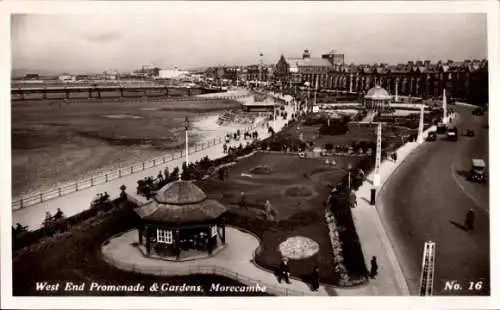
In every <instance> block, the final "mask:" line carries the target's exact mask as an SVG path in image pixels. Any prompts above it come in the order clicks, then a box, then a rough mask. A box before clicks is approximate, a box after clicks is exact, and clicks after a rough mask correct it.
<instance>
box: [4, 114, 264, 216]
mask: <svg viewBox="0 0 500 310" xmlns="http://www.w3.org/2000/svg"><path fill="white" fill-rule="evenodd" d="M262 123H265V121H264V122H258V123H256V124H253V125H252V126H249V127H246V128H243V129H240V130H241V132H242V133H244V132H248V131H251V130H255V129H257V128H259V127H260V126H262ZM223 142H225V137H222V136H221V137H216V138H214V139H211V140H209V141H207V142H202V143H197V144H195V145H192V146H190V147H189V149H188V154H195V153H199V152H201V151H204V150H206V149H208V148H211V147H213V146H215V145H218V144H221V143H223ZM185 155H186V151H185V150H182V149H181V150H180V151H178V152H175V153H173V154H166V155H163V156H158V157H155V158H152V159H148V160H145V161H141V162H138V163H135V164H132V165H129V166H126V167H122V168H118V169H110V170H108V171H104V172H101V173H99V174H96V175H92V176H89V177H85V178H82V179H79V180H74V181H69V182H66V183H63V184H61V185H58V186H57V187H52V188H50V189H48V190H44V191H39V192H36V193H32V194H28V195H25V196H22V197H21V198H19V199H16V200H13V201H12V210H19V209H22V208H26V207H29V206H33V205H36V204H39V203H42V202H44V201H47V200H51V199H54V198H58V197H61V196H64V195H68V194H71V193H74V192H77V191H80V190H84V189H87V188H90V187H93V186H96V185H99V184H103V183H108V182H110V181H113V180H116V179H120V178H122V177H125V176H128V175H132V174H135V173H139V172H142V171H145V170H147V169H150V168H154V167H157V166H161V165H164V164H167V163H169V162H172V161H174V160H177V159H180V158H182V157H183V156H185Z"/></svg>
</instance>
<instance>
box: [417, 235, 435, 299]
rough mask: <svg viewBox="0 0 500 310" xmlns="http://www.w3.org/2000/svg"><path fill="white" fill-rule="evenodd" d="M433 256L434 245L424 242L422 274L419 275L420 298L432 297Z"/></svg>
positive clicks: (430, 242) (433, 243)
mask: <svg viewBox="0 0 500 310" xmlns="http://www.w3.org/2000/svg"><path fill="white" fill-rule="evenodd" d="M435 254H436V243H435V242H432V241H427V242H425V244H424V255H423V257H422V274H421V275H420V296H432V287H433V284H434V259H435V256H436V255H435Z"/></svg>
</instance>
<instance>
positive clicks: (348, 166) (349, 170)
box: [347, 163, 352, 191]
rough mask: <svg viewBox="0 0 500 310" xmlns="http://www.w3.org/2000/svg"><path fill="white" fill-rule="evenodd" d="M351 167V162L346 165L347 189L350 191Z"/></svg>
mask: <svg viewBox="0 0 500 310" xmlns="http://www.w3.org/2000/svg"><path fill="white" fill-rule="evenodd" d="M351 169H352V165H351V163H349V164H348V165H347V171H348V179H347V181H348V183H347V184H348V187H349V191H351Z"/></svg>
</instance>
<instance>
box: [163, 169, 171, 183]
mask: <svg viewBox="0 0 500 310" xmlns="http://www.w3.org/2000/svg"><path fill="white" fill-rule="evenodd" d="M169 174H170V173H169V171H168V167H165V170H164V171H163V176H164V177H165V180H168V177H169Z"/></svg>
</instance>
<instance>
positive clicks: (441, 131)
mask: <svg viewBox="0 0 500 310" xmlns="http://www.w3.org/2000/svg"><path fill="white" fill-rule="evenodd" d="M436 133H437V134H445V133H446V125H445V124H443V123H438V124H437V129H436Z"/></svg>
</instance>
